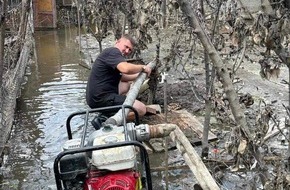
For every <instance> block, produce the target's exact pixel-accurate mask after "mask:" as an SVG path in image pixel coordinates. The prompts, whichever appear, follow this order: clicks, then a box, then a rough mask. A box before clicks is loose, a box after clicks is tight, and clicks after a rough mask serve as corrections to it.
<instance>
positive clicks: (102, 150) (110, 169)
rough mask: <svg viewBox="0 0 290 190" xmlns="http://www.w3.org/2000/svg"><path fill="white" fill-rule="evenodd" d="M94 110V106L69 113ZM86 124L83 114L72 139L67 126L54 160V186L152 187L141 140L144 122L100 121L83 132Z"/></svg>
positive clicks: (118, 189)
mask: <svg viewBox="0 0 290 190" xmlns="http://www.w3.org/2000/svg"><path fill="white" fill-rule="evenodd" d="M96 111H98V109H93V110H89V111H86V112H79V113H74V114H73V116H75V115H80V114H84V113H85V114H86V115H88V114H89V113H91V112H96ZM73 116H71V117H69V118H70V119H71V118H72V117H73ZM102 117H103V116H102ZM70 119H69V120H70ZM68 123H70V122H67V124H68ZM137 123H138V122H137ZM88 126H90V125H88V117H86V122H85V126H84V130H83V135H82V138H75V139H73V138H72V135H71V129H70V125H68V126H67V131H68V136H69V140H68V141H66V142H65V144H64V145H63V146H62V149H63V151H62V152H61V153H60V154H59V155H58V156H57V158H56V159H55V163H54V172H55V179H56V185H57V188H58V189H84V190H141V189H152V187H151V175H150V167H149V159H148V154H147V152H146V149H145V147H144V146H143V145H142V143H141V141H143V140H147V139H149V130H150V129H149V127H148V125H144V124H142V125H135V124H134V123H125V124H124V126H116V125H111V124H105V125H104V124H102V126H100V127H99V130H96V131H94V132H92V133H91V134H89V135H86V132H87V127H88Z"/></svg>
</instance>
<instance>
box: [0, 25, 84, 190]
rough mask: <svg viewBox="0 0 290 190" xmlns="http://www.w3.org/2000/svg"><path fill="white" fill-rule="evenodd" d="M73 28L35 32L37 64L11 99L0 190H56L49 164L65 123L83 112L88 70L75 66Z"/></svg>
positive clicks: (61, 139)
mask: <svg viewBox="0 0 290 190" xmlns="http://www.w3.org/2000/svg"><path fill="white" fill-rule="evenodd" d="M76 35H77V30H76V29H74V28H69V27H67V28H64V29H59V30H51V31H36V35H35V40H36V53H37V61H36V62H35V63H33V64H32V65H31V66H30V68H29V69H30V70H31V71H28V72H29V73H31V75H30V76H28V81H27V84H26V85H25V86H24V88H23V89H22V91H21V98H19V99H18V100H17V110H16V114H15V125H14V126H13V131H12V134H11V137H10V140H9V145H10V151H9V154H8V155H7V156H6V162H5V165H4V167H2V168H1V170H2V174H3V179H2V182H1V181H0V182H1V183H0V184H1V186H0V189H3V190H4V189H27V190H32V189H33V190H36V189H56V187H55V183H54V172H53V167H52V166H53V162H54V159H55V156H56V155H57V154H58V153H59V152H60V148H61V145H62V143H63V142H64V141H65V140H66V139H67V136H66V129H65V126H64V125H65V120H66V118H67V117H68V115H69V114H71V113H72V112H75V111H79V110H84V109H85V108H86V103H85V98H84V97H85V96H84V95H85V85H86V80H87V76H88V72H89V71H88V69H85V68H84V67H81V66H80V65H79V61H80V53H79V48H78V44H76V43H75V39H76Z"/></svg>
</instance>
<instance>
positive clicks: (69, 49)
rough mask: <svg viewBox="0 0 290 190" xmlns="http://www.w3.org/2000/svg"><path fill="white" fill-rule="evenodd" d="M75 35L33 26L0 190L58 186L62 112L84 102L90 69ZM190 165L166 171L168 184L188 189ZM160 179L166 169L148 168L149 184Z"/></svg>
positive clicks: (157, 159) (159, 159)
mask: <svg viewBox="0 0 290 190" xmlns="http://www.w3.org/2000/svg"><path fill="white" fill-rule="evenodd" d="M76 36H77V30H76V29H75V28H69V27H68V28H64V29H59V30H55V31H37V32H36V35H35V38H36V53H37V61H36V62H35V63H33V64H32V65H31V66H30V67H29V69H28V71H27V73H30V75H29V76H28V78H27V84H26V85H25V87H24V88H23V89H22V91H21V98H19V99H18V100H17V110H16V114H15V125H14V127H13V131H12V134H11V138H10V140H9V145H10V151H9V153H8V154H7V155H5V164H4V167H2V168H1V175H0V176H1V177H0V189H1V190H2V189H3V190H6V189H9V190H10V189H12V190H13V189H19V190H38V189H39V190H40V189H41V190H54V189H56V186H55V179H54V172H53V162H54V159H55V156H56V155H57V154H58V153H59V152H60V150H61V146H62V144H63V143H64V142H65V141H66V140H67V135H66V129H65V121H66V118H67V117H68V115H70V114H71V113H72V112H75V111H80V110H84V109H86V108H87V106H86V103H85V85H86V80H87V76H88V74H89V71H88V70H87V69H85V68H83V67H81V66H80V65H79V60H80V54H79V50H78V48H79V47H78V44H77V43H76V42H75V39H77V37H76ZM93 44H94V43H93ZM108 44H111V43H108ZM108 44H107V45H108ZM96 46H97V45H96ZM91 54H92V55H91V56H92V57H94V56H95V53H91ZM74 124H75V125H76V126H80V127H78V128H75V129H74V128H73V135H74V137H76V136H77V137H80V136H81V132H82V130H81V126H82V125H83V120H82V119H76V120H75V121H74ZM173 154H174V156H173V157H176V156H177V155H178V153H173ZM163 158H164V154H163V153H162V154H154V155H151V156H150V163H151V164H152V165H151V167H158V166H160V165H163V164H162V163H163ZM176 160H178V162H180V161H181V160H182V159H181V158H176ZM181 162H182V161H181ZM188 171H189V170H185V171H184V170H181V169H180V170H175V171H170V172H169V181H170V182H169V185H168V189H172V190H173V189H174V190H187V189H188V190H189V189H192V182H193V180H192V174H191V173H190V172H188ZM164 179H165V174H164V172H160V171H159V172H152V181H153V189H165V187H166V182H165V180H164Z"/></svg>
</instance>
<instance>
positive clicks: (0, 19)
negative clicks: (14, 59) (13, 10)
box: [0, 0, 7, 145]
mask: <svg viewBox="0 0 290 190" xmlns="http://www.w3.org/2000/svg"><path fill="white" fill-rule="evenodd" d="M0 2H1V1H0ZM0 5H1V7H0V9H1V13H0V110H1V111H0V130H1V131H3V130H4V127H5V126H4V122H3V111H2V110H3V109H2V108H3V101H2V100H3V72H4V41H5V19H6V8H7V4H6V0H4V1H2V3H0ZM3 141H4V137H3V133H1V135H0V145H3V144H4V142H3Z"/></svg>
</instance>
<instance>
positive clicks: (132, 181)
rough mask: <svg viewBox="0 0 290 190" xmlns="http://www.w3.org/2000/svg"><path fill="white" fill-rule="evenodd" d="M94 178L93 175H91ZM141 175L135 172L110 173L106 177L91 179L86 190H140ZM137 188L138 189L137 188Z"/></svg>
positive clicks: (86, 185) (87, 181)
mask: <svg viewBox="0 0 290 190" xmlns="http://www.w3.org/2000/svg"><path fill="white" fill-rule="evenodd" d="M91 176H92V175H91ZM139 176H140V175H139V174H138V173H137V172H134V171H118V172H110V173H108V174H106V175H102V176H96V177H93V176H92V177H90V178H88V179H87V180H86V183H85V186H84V189H85V190H136V189H139V187H137V186H138V181H139ZM136 187H137V188H136Z"/></svg>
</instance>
